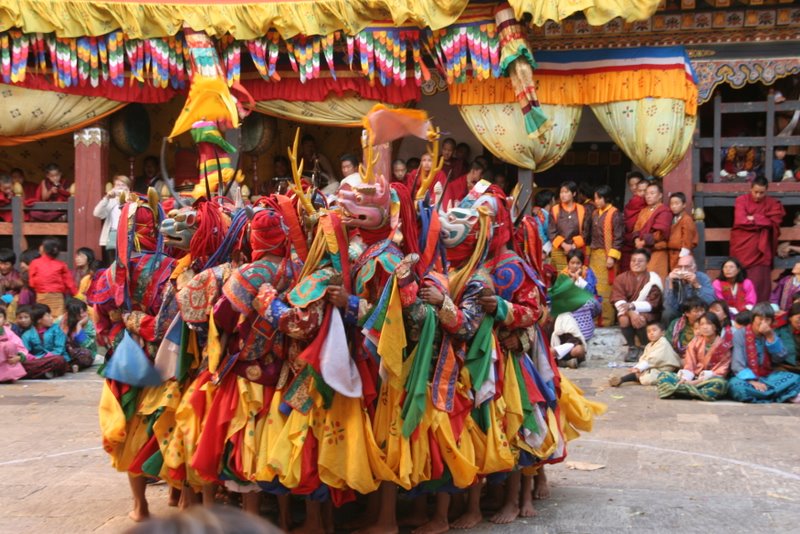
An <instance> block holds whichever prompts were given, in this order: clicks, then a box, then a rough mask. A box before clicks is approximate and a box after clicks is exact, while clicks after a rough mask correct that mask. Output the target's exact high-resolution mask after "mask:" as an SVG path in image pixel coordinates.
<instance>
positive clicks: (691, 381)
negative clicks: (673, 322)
mask: <svg viewBox="0 0 800 534" xmlns="http://www.w3.org/2000/svg"><path fill="white" fill-rule="evenodd" d="M696 330H697V335H696V336H695V338H694V339H693V340H692V341H691V342H690V343H689V346H688V347H687V348H686V353H685V358H684V362H683V369H681V370H679V371H678V372H677V373H661V375H660V376H659V377H658V396H659V397H661V398H662V399H668V398H689V399H700V400H704V401H715V400H717V399H721V398H722V397H723V396H724V395H725V392H726V391H727V390H728V382H727V380H726V377H727V376H728V371H729V370H730V366H731V346H732V344H733V341H732V336H731V334H730V331H725V330H723V328H722V323H720V321H719V318H718V317H717V316H716V315H714V314H713V313H711V312H706V313H704V314H703V315H702V316H701V317H700V320H699V321H698V322H697V329H696Z"/></svg>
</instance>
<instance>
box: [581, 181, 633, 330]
mask: <svg viewBox="0 0 800 534" xmlns="http://www.w3.org/2000/svg"><path fill="white" fill-rule="evenodd" d="M613 196H614V192H613V191H612V190H611V187H610V186H608V185H601V186H600V187H598V188H597V190H596V191H595V192H594V206H595V209H594V211H593V212H592V238H591V241H590V242H589V248H590V250H591V252H590V254H589V267H591V269H592V270H593V271H594V274H595V275H596V276H597V295H599V296H600V300H601V305H602V315H601V320H600V323H599V324H600V325H601V326H613V324H614V320H615V319H616V317H617V310H616V309H614V303H613V302H611V284H612V283H614V276H615V275H616V274H617V268H618V266H617V263H618V262H619V260H620V258H621V257H622V245H623V239H624V238H625V220H624V218H623V216H622V213H620V211H619V210H618V209H617V208H616V207H614V206H613V205H612V204H611V201H612V199H613Z"/></svg>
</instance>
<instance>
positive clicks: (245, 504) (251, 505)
mask: <svg viewBox="0 0 800 534" xmlns="http://www.w3.org/2000/svg"><path fill="white" fill-rule="evenodd" d="M260 507H261V492H259V491H252V492H250V493H242V510H244V511H245V512H247V513H248V514H253V515H261V514H260Z"/></svg>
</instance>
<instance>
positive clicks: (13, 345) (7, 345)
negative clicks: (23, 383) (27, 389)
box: [0, 308, 27, 383]
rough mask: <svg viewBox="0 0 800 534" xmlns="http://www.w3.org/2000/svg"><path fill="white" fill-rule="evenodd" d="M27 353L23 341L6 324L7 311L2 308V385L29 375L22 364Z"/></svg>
mask: <svg viewBox="0 0 800 534" xmlns="http://www.w3.org/2000/svg"><path fill="white" fill-rule="evenodd" d="M26 353H27V351H26V350H25V345H24V344H23V343H22V340H20V339H19V337H17V335H16V334H15V333H14V331H13V330H12V329H11V325H10V324H8V323H7V322H6V311H5V310H4V309H3V308H0V383H8V382H14V381H16V380H19V379H20V378H23V377H24V376H25V375H26V374H27V373H26V372H25V367H23V366H22V363H21V362H22V358H23V357H24V356H25V354H26Z"/></svg>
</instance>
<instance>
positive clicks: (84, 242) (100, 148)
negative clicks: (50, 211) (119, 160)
mask: <svg viewBox="0 0 800 534" xmlns="http://www.w3.org/2000/svg"><path fill="white" fill-rule="evenodd" d="M74 141H75V212H74V215H73V216H74V221H75V224H74V225H73V229H74V232H75V233H74V236H73V237H74V246H75V250H77V249H78V248H80V247H88V248H90V249H92V250H94V251H95V256H96V257H98V258H102V257H103V256H102V254H101V252H100V230H101V229H102V227H103V221H102V220H100V219H98V218H97V217H95V216H94V214H93V213H92V212H93V211H94V207H95V206H96V205H97V203H98V202H99V201H100V199H101V198H103V194H104V192H105V184H106V182H108V130H106V128H105V127H104V126H102V125H101V124H99V123H98V124H95V125H93V126H90V127H88V128H83V129H82V130H78V131H77V132H75V134H74Z"/></svg>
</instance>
